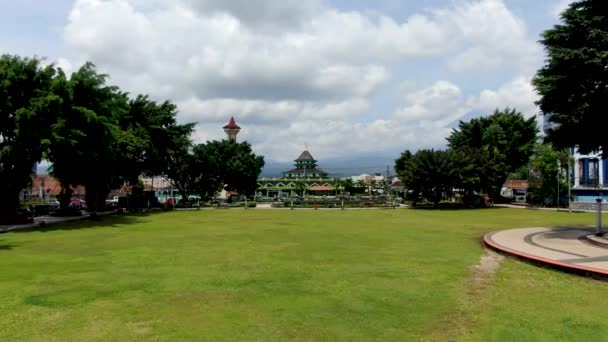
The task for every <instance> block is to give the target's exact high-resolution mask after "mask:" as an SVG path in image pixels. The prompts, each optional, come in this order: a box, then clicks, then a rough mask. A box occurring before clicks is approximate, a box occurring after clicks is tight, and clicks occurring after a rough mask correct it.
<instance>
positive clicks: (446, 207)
mask: <svg viewBox="0 0 608 342" xmlns="http://www.w3.org/2000/svg"><path fill="white" fill-rule="evenodd" d="M410 209H414V210H452V211H455V210H499V209H508V208H504V207H468V206H458V205H439V206H436V207H434V206H432V205H430V206H427V205H421V206H412V207H410Z"/></svg>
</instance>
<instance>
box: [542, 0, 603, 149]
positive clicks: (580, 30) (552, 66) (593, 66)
mask: <svg viewBox="0 0 608 342" xmlns="http://www.w3.org/2000/svg"><path fill="white" fill-rule="evenodd" d="M561 19H562V23H561V24H559V25H555V26H554V27H553V28H552V29H550V30H547V31H545V32H544V33H543V37H542V40H541V43H542V44H543V45H544V46H545V50H546V52H547V59H546V62H545V65H544V66H543V67H542V68H541V69H540V70H538V72H537V74H536V77H535V78H534V80H533V84H534V86H535V87H536V90H537V91H538V93H539V94H540V100H539V101H538V104H539V105H540V108H541V110H542V112H543V113H544V114H545V120H548V121H549V122H551V123H552V124H553V125H551V129H549V130H548V136H547V138H548V140H549V141H550V142H552V143H553V145H554V146H555V147H556V148H566V147H572V146H575V145H578V147H579V150H580V151H581V152H583V153H588V152H591V151H594V150H599V149H602V151H603V152H604V154H605V155H606V154H608V135H606V132H605V127H604V125H603V123H604V122H606V108H608V2H606V1H604V0H583V1H577V2H573V3H572V4H570V6H569V7H568V8H567V9H566V10H565V11H564V12H563V13H562V15H561Z"/></svg>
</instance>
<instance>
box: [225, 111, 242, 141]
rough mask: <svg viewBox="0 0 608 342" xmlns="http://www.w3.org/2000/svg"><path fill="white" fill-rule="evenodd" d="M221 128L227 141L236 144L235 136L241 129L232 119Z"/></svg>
mask: <svg viewBox="0 0 608 342" xmlns="http://www.w3.org/2000/svg"><path fill="white" fill-rule="evenodd" d="M223 128H224V132H226V135H227V136H228V140H230V141H234V142H236V135H237V134H239V132H240V131H241V127H239V125H237V124H236V121H234V117H231V118H230V121H228V124H227V125H226V126H224V127H223Z"/></svg>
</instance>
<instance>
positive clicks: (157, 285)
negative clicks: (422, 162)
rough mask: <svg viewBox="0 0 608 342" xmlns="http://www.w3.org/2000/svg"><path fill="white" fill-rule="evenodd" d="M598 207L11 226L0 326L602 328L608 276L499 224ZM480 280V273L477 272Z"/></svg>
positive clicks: (502, 333)
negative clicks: (510, 239) (564, 266)
mask: <svg viewBox="0 0 608 342" xmlns="http://www.w3.org/2000/svg"><path fill="white" fill-rule="evenodd" d="M593 222H594V219H593V215H592V214H568V213H556V212H545V211H528V210H521V209H487V210H454V211H448V210H446V211H433V210H347V211H329V210H326V211H323V210H319V211H312V210H295V211H290V210H281V211H279V210H242V209H234V210H204V211H194V212H171V213H162V214H153V215H149V216H124V217H111V218H105V219H103V220H102V221H100V222H79V223H72V224H66V225H62V226H54V227H53V226H51V227H48V228H47V230H46V231H31V232H18V233H8V234H3V235H0V313H1V315H2V318H1V319H0V341H14V340H19V341H23V340H25V341H28V340H44V341H95V340H104V341H105V340H113V341H126V340H160V341H169V340H171V341H181V340H197V341H199V340H210V341H217V340H239V341H240V340H261V341H269V340H306V341H308V340H385V341H397V340H401V341H403V340H442V341H443V340H476V341H489V340H497V341H503V340H547V341H552V340H598V339H601V338H606V336H608V320H606V317H608V296H606V293H607V292H606V290H608V286H607V285H606V283H603V282H600V281H596V280H591V279H586V278H582V277H578V276H575V275H569V274H563V273H560V272H558V271H553V270H549V269H543V268H539V267H535V266H532V265H529V264H525V263H522V262H519V261H516V260H511V259H506V260H505V261H503V262H502V263H501V266H500V268H499V271H498V273H497V275H496V279H495V281H490V282H488V283H486V284H482V285H481V286H480V285H475V286H474V285H472V281H471V271H470V270H469V268H470V266H471V265H475V264H477V263H478V262H479V259H480V256H481V255H482V254H483V253H484V251H483V248H482V247H481V243H480V237H481V236H482V235H483V234H484V233H485V232H489V231H492V230H497V229H504V228H514V227H531V226H553V225H567V224H593ZM472 287H475V288H472Z"/></svg>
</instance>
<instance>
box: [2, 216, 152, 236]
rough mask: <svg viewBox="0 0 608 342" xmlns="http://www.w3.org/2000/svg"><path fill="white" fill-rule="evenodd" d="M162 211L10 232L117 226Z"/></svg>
mask: <svg viewBox="0 0 608 342" xmlns="http://www.w3.org/2000/svg"><path fill="white" fill-rule="evenodd" d="M162 213H163V212H162V211H157V212H147V213H132V214H123V215H118V214H114V215H105V216H96V217H95V216H91V217H87V218H83V219H81V220H77V221H70V222H58V223H53V224H49V225H39V226H35V227H31V228H24V229H16V230H12V231H10V233H17V234H22V233H32V232H42V233H47V232H54V231H58V230H81V229H91V228H102V227H119V226H123V225H128V224H134V223H142V222H143V221H142V218H146V217H150V216H154V215H158V214H162Z"/></svg>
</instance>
